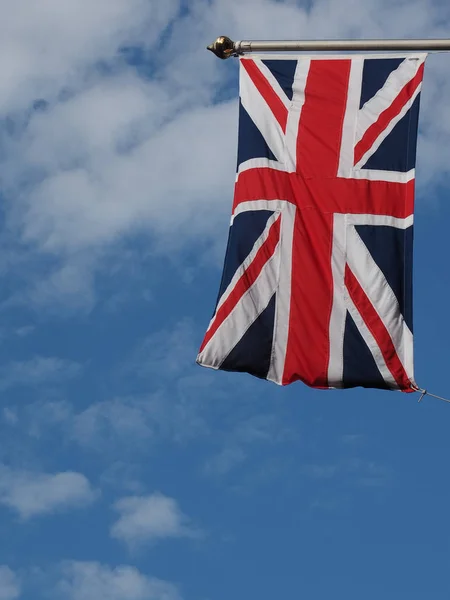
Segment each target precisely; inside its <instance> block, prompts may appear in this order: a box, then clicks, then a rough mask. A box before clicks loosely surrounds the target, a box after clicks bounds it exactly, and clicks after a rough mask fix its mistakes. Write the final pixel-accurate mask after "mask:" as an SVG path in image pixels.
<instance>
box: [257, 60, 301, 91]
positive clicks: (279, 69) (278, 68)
mask: <svg viewBox="0 0 450 600" xmlns="http://www.w3.org/2000/svg"><path fill="white" fill-rule="evenodd" d="M262 62H263V63H264V64H265V65H266V67H267V68H268V69H270V71H271V73H272V75H273V76H274V77H275V79H276V80H277V81H278V83H279V84H280V86H281V88H282V89H283V91H284V93H285V94H286V96H287V97H288V98H289V100H292V96H293V95H294V94H293V89H292V87H293V84H294V76H295V69H296V68H297V63H298V61H296V60H263V61H262Z"/></svg>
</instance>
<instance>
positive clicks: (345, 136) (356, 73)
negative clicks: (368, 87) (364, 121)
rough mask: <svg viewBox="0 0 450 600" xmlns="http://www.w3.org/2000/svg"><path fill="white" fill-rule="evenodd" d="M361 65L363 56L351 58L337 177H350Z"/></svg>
mask: <svg viewBox="0 0 450 600" xmlns="http://www.w3.org/2000/svg"><path fill="white" fill-rule="evenodd" d="M363 67H364V58H362V57H360V58H354V59H353V60H352V62H351V68H350V77H349V84H348V94H347V106H346V109H345V116H344V123H343V127H342V141H341V150H340V156H339V168H338V177H352V170H353V163H354V156H355V135H356V124H357V118H358V112H359V99H360V97H361V85H362V74H363Z"/></svg>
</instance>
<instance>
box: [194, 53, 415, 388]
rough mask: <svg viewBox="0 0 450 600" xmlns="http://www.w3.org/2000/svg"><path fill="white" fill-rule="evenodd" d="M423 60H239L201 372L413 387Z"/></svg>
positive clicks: (324, 384) (328, 384)
mask: <svg viewBox="0 0 450 600" xmlns="http://www.w3.org/2000/svg"><path fill="white" fill-rule="evenodd" d="M425 59H426V55H425V54H420V55H403V56H399V55H395V56H392V55H391V56H389V55H388V56H380V55H378V56H367V55H358V56H356V55H352V56H349V55H347V56H328V57H310V58H300V59H299V60H291V59H284V58H280V57H279V56H278V57H261V58H258V57H256V58H247V57H242V58H241V59H240V94H239V96H240V97H239V136H238V137H239V140H238V141H239V143H238V153H237V154H238V161H237V162H238V167H237V176H236V183H235V192H234V202H233V208H232V216H231V225H230V230H229V237H228V245H227V249H226V256H225V263H224V267H223V273H222V280H221V283H220V290H219V294H218V299H217V305H216V307H215V310H214V314H213V317H212V319H211V321H210V324H209V327H208V329H207V331H206V334H205V337H204V340H203V343H202V345H201V348H200V350H199V354H198V357H197V362H198V363H199V364H200V365H202V366H205V367H211V368H214V369H222V370H225V371H241V372H246V373H250V374H252V375H254V376H256V377H260V378H263V379H268V380H270V381H273V382H275V383H277V384H280V385H286V384H290V383H292V382H294V381H296V380H301V381H303V382H304V383H305V384H307V385H308V386H311V387H314V388H348V387H356V386H362V387H371V388H384V389H395V390H402V391H405V392H409V391H414V390H415V388H416V384H415V382H414V373H413V371H414V368H413V367H414V365H413V325H412V245H413V212H414V177H415V160H416V145H417V129H418V118H419V102H420V91H421V87H422V78H423V70H424V64H425Z"/></svg>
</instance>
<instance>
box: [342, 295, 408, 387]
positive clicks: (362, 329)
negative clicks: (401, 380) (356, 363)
mask: <svg viewBox="0 0 450 600" xmlns="http://www.w3.org/2000/svg"><path fill="white" fill-rule="evenodd" d="M346 304H347V310H348V312H349V313H350V316H351V317H352V319H353V321H354V322H355V325H356V327H357V328H358V330H359V333H360V334H361V336H362V338H363V340H364V342H365V343H366V345H367V347H368V348H369V350H370V352H371V354H372V356H373V359H374V361H375V364H376V365H377V367H378V370H379V371H380V373H381V376H382V377H383V379H384V381H385V383H386V384H387V385H388V386H389V387H390V388H391V389H394V390H398V389H399V388H398V385H397V382H396V381H395V379H394V377H393V376H392V373H391V372H390V371H389V369H388V367H387V365H386V362H385V360H384V357H383V355H382V353H381V350H380V348H379V346H378V344H377V342H376V341H375V338H374V337H373V335H372V334H371V332H370V330H369V329H368V327H367V325H366V324H365V322H364V319H363V318H362V317H361V315H360V314H359V311H358V309H357V308H356V306H355V305H354V303H353V301H352V299H351V298H350V295H349V294H347V296H346Z"/></svg>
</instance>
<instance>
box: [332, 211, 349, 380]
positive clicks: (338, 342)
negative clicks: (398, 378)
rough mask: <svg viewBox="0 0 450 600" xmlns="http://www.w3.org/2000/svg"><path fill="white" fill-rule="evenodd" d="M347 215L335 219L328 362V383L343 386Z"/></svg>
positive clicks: (335, 216) (337, 215) (339, 215)
mask: <svg viewBox="0 0 450 600" xmlns="http://www.w3.org/2000/svg"><path fill="white" fill-rule="evenodd" d="M346 217H347V215H343V214H337V213H336V214H335V215H334V219H333V249H332V254H331V272H332V276H333V306H332V309H331V315H330V326H329V338H330V358H329V363H328V385H329V386H330V387H335V388H340V387H342V377H343V373H344V335H345V320H346V316H347V307H346V303H345V296H346V289H345V282H344V279H345V261H346V257H345V255H346V249H345V246H346Z"/></svg>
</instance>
